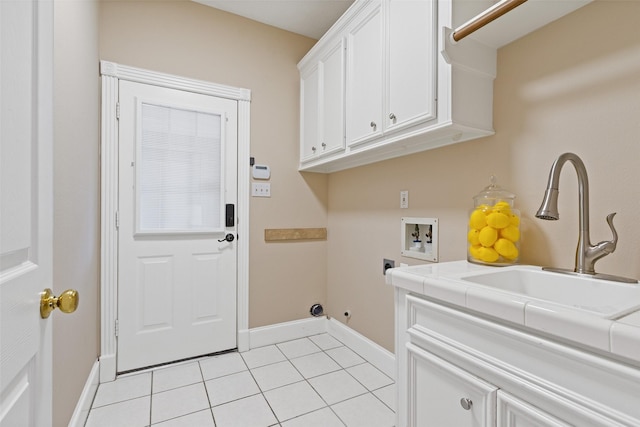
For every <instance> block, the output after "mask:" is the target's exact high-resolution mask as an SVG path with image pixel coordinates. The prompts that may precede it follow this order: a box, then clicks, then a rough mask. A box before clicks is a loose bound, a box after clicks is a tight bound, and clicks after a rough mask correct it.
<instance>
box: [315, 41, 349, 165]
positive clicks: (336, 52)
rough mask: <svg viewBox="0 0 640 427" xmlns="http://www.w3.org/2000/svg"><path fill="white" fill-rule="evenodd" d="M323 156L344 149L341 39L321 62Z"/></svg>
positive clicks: (321, 149) (342, 46) (321, 143)
mask: <svg viewBox="0 0 640 427" xmlns="http://www.w3.org/2000/svg"><path fill="white" fill-rule="evenodd" d="M321 67H322V68H321V71H322V78H321V79H322V89H321V105H322V107H321V112H322V114H321V118H320V123H321V133H320V135H321V137H320V139H321V141H320V148H319V150H320V152H321V154H329V153H333V152H335V151H341V150H342V149H343V148H344V74H345V69H344V41H343V39H342V38H341V39H340V40H339V41H338V43H336V45H335V46H333V48H331V49H330V50H329V51H328V52H327V55H326V56H325V57H324V58H323V59H322V60H321Z"/></svg>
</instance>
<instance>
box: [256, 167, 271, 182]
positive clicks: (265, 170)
mask: <svg viewBox="0 0 640 427" xmlns="http://www.w3.org/2000/svg"><path fill="white" fill-rule="evenodd" d="M270 177H271V168H270V167H269V166H267V165H253V179H269V178H270Z"/></svg>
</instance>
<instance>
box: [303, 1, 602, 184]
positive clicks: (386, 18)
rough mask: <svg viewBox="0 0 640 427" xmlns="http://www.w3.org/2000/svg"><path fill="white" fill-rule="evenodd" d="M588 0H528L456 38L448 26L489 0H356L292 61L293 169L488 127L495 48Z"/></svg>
mask: <svg viewBox="0 0 640 427" xmlns="http://www.w3.org/2000/svg"><path fill="white" fill-rule="evenodd" d="M589 1H590V0H567V1H564V2H550V1H545V0H529V1H528V2H527V3H525V4H524V5H523V6H520V7H519V8H517V9H516V10H515V11H511V12H509V13H508V14H507V15H505V16H504V17H502V18H500V19H499V20H497V21H496V22H498V21H500V23H499V24H495V23H491V24H489V26H491V25H498V27H497V28H500V31H499V32H497V33H496V31H491V30H488V29H487V28H488V27H489V26H487V27H485V28H483V29H482V30H480V31H478V32H477V33H474V34H472V35H470V36H468V37H466V38H465V39H463V40H461V41H459V42H457V43H456V42H453V41H452V39H451V33H452V32H453V30H454V29H455V28H456V27H457V26H459V25H462V24H463V23H465V22H466V21H468V20H469V19H471V18H473V17H474V16H475V15H476V14H478V13H480V12H482V11H483V10H484V9H486V8H487V7H490V6H491V5H492V4H493V3H495V1H493V0H474V1H472V2H470V1H465V0H355V2H354V3H353V4H352V5H351V7H350V8H349V9H348V10H347V11H346V12H345V13H344V14H343V15H342V16H341V17H340V19H338V21H337V22H336V23H335V24H334V25H333V26H332V27H331V29H329V31H328V32H327V33H326V34H325V35H324V36H323V37H322V38H321V39H320V40H319V41H318V43H317V44H316V45H315V46H314V47H313V48H312V49H311V50H310V51H309V53H308V54H307V55H305V57H304V58H303V59H302V60H301V61H300V63H299V64H298V69H299V70H300V78H301V102H300V108H301V120H300V126H301V129H300V138H301V141H300V170H301V171H311V172H324V173H330V172H335V171H339V170H343V169H347V168H351V167H355V166H360V165H364V164H368V163H373V162H377V161H380V160H386V159H390V158H393V157H398V156H404V155H407V154H411V153H416V152H419V151H424V150H429V149H432V148H437V147H441V146H444V145H448V144H454V143H458V142H462V141H467V140H470V139H474V138H480V137H483V136H488V135H492V134H493V133H494V130H493V80H494V79H495V76H496V62H497V61H496V58H497V48H498V47H500V46H501V45H503V44H505V43H508V42H510V41H512V40H514V39H516V38H518V37H520V36H522V35H524V34H526V32H528V31H533V30H535V29H536V28H538V27H540V26H541V25H544V23H545V22H551V21H553V20H555V19H557V18H558V17H560V16H562V15H564V14H566V13H568V12H570V11H572V10H575V9H577V8H578V7H581V6H583V5H584V4H586V3H588V2H589ZM529 3H531V4H532V5H531V6H528V4H529ZM560 3H561V4H562V5H559V4H560ZM520 8H528V9H526V10H524V11H521V10H518V9H520ZM516 11H517V12H516ZM528 11H531V14H529V12H528ZM511 14H513V15H511ZM509 15H511V16H509ZM514 17H515V18H514ZM518 17H519V18H518ZM530 21H533V22H535V25H534V24H531V23H530ZM337 46H341V48H340V49H337ZM338 51H340V53H338ZM338 67H341V68H340V69H338ZM338 136H340V137H341V138H338Z"/></svg>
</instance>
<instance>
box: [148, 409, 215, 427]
mask: <svg viewBox="0 0 640 427" xmlns="http://www.w3.org/2000/svg"><path fill="white" fill-rule="evenodd" d="M153 426H154V427H155V426H158V427H196V426H197V427H216V425H215V423H214V422H213V415H212V414H211V409H205V410H204V411H199V412H194V413H193V414H189V415H185V416H182V417H178V418H172V419H170V420H167V421H162V422H160V423H158V424H153Z"/></svg>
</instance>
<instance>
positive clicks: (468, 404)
mask: <svg viewBox="0 0 640 427" xmlns="http://www.w3.org/2000/svg"><path fill="white" fill-rule="evenodd" d="M460 405H461V406H462V409H464V410H465V411H468V410H470V409H471V405H473V402H472V401H471V399H469V398H468V397H463V398H462V399H460Z"/></svg>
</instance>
